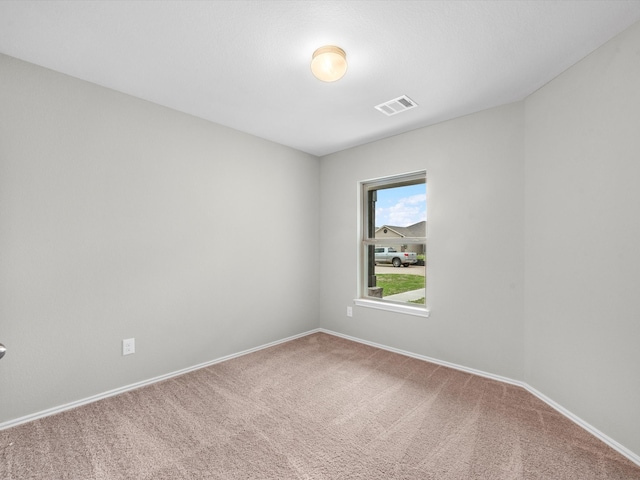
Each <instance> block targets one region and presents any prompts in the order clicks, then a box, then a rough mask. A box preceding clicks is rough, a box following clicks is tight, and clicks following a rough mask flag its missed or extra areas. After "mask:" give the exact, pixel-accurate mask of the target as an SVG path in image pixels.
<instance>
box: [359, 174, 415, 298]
mask: <svg viewBox="0 0 640 480" xmlns="http://www.w3.org/2000/svg"><path fill="white" fill-rule="evenodd" d="M426 193H427V192H426V183H425V177H424V176H416V175H412V176H407V177H396V179H389V181H385V180H380V181H376V182H375V183H371V184H369V185H368V186H365V189H364V191H363V202H364V205H363V206H364V208H365V212H364V214H365V218H366V219H367V221H366V223H365V225H363V239H364V242H363V246H362V247H363V261H364V265H363V266H364V268H363V270H364V279H363V280H364V285H363V287H364V288H363V296H364V297H366V298H371V299H382V300H388V301H391V302H394V303H396V302H397V303H406V304H422V305H424V304H425V297H426V293H425V292H426V283H425V280H426V234H427V222H426V220H427V210H426V207H427V202H426Z"/></svg>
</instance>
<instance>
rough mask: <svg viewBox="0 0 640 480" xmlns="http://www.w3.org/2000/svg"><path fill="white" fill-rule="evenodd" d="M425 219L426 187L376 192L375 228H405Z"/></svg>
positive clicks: (398, 188)
mask: <svg viewBox="0 0 640 480" xmlns="http://www.w3.org/2000/svg"><path fill="white" fill-rule="evenodd" d="M426 219H427V185H426V184H425V183H420V184H418V185H409V186H407V187H395V188H385V189H383V190H378V201H377V202H376V222H375V223H376V226H377V227H381V226H382V225H394V226H396V227H407V226H409V225H413V224H414V223H418V222H421V221H423V220H426Z"/></svg>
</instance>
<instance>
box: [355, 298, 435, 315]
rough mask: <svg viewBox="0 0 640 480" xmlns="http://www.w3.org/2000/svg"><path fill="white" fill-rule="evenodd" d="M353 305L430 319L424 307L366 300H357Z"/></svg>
mask: <svg viewBox="0 0 640 480" xmlns="http://www.w3.org/2000/svg"><path fill="white" fill-rule="evenodd" d="M353 303H355V304H356V305H358V306H359V307H367V308H375V309H376V310H386V311H388V312H395V313H404V314H405V315H415V316H418V317H428V316H429V313H430V312H429V310H428V309H426V308H424V307H413V306H411V305H401V304H399V303H391V302H381V301H378V300H369V299H365V298H356V299H354V300H353Z"/></svg>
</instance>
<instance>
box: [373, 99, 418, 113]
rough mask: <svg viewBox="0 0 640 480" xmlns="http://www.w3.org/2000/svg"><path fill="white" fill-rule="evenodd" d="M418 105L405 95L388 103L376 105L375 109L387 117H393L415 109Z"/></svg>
mask: <svg viewBox="0 0 640 480" xmlns="http://www.w3.org/2000/svg"><path fill="white" fill-rule="evenodd" d="M417 106H418V104H417V103H416V102H414V101H413V100H411V99H410V98H409V97H407V96H406V95H402V96H401V97H398V98H394V99H393V100H389V101H388V102H384V103H381V104H380V105H376V107H375V108H377V109H378V110H380V111H381V112H382V113H384V114H385V115H388V116H389V117H390V116H391V115H395V114H396V113H402V112H406V111H407V110H410V109H412V108H415V107H417Z"/></svg>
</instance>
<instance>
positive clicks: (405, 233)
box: [376, 221, 427, 253]
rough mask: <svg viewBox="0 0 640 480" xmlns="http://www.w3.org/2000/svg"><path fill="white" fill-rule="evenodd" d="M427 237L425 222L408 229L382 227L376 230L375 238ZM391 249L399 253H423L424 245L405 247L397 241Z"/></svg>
mask: <svg viewBox="0 0 640 480" xmlns="http://www.w3.org/2000/svg"><path fill="white" fill-rule="evenodd" d="M426 236H427V222H426V221H422V222H418V223H414V224H413V225H409V226H408V227H396V226H393V225H383V226H381V227H378V228H376V238H398V239H402V238H405V237H426ZM393 247H394V248H395V249H396V250H398V251H399V252H416V253H424V245H405V244H403V243H402V241H401V240H398V244H397V245H393Z"/></svg>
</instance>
